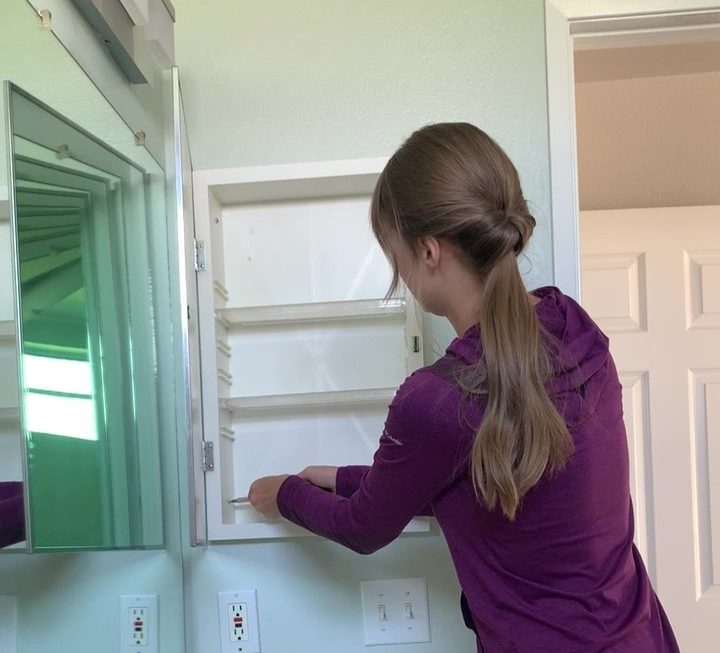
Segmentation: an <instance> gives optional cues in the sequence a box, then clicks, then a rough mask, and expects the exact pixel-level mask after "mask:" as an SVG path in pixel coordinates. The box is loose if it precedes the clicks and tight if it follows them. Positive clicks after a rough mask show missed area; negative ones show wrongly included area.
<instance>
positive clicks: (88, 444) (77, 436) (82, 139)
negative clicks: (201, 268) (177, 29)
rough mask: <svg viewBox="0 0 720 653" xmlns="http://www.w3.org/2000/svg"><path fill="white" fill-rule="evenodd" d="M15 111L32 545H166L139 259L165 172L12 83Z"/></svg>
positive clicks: (147, 278)
mask: <svg viewBox="0 0 720 653" xmlns="http://www.w3.org/2000/svg"><path fill="white" fill-rule="evenodd" d="M10 114H11V120H12V122H11V124H12V136H13V149H14V152H13V159H12V160H13V168H14V169H13V179H12V182H13V197H14V213H13V216H12V217H13V218H14V220H13V236H14V240H15V278H16V282H17V291H18V298H19V302H18V323H19V324H20V325H21V328H20V333H19V351H18V356H19V361H20V370H21V375H20V376H21V395H22V396H21V401H20V406H21V411H20V417H21V426H22V430H23V433H24V436H25V458H26V464H27V472H26V474H27V476H26V478H27V510H28V515H27V519H26V522H27V523H26V528H27V535H28V540H29V542H30V547H31V549H32V550H56V549H82V548H129V547H153V546H161V545H162V544H163V527H162V524H163V519H162V506H161V494H160V493H161V478H160V445H159V423H158V419H159V416H158V412H157V399H156V385H155V375H156V371H157V370H156V367H157V366H156V364H155V360H156V358H155V340H154V338H155V334H154V321H153V317H154V310H153V283H152V281H153V277H152V270H151V261H150V257H149V253H148V239H149V230H148V221H149V219H150V216H151V211H152V210H153V209H158V208H160V209H161V210H162V207H156V206H153V202H157V198H158V196H160V195H161V194H158V193H153V192H152V191H151V186H152V184H161V183H162V182H161V174H159V173H158V174H155V175H153V174H151V173H148V172H147V171H145V170H141V169H140V168H138V167H137V166H136V165H134V164H133V163H131V162H129V161H128V160H127V159H125V158H124V157H122V156H121V155H119V154H117V153H115V152H114V151H112V150H111V149H109V148H108V147H106V146H105V145H104V144H103V143H101V142H99V141H97V140H96V139H94V138H93V137H91V136H90V135H88V134H87V133H85V132H83V131H82V130H80V129H79V128H76V127H75V126H73V125H72V124H70V123H69V122H67V121H65V120H64V119H63V118H62V117H61V116H59V115H58V114H56V113H54V112H53V111H52V110H50V109H49V108H48V107H45V106H43V105H41V104H40V103H39V102H37V101H35V100H33V99H32V98H31V97H30V96H28V95H26V94H24V93H23V92H22V91H20V90H19V89H17V88H16V87H10ZM59 460H62V464H61V465H59V464H57V463H58V461H59ZM15 488H16V489H17V486H15Z"/></svg>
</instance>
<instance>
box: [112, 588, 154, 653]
mask: <svg viewBox="0 0 720 653" xmlns="http://www.w3.org/2000/svg"><path fill="white" fill-rule="evenodd" d="M120 629H121V630H120V642H121V647H120V650H121V651H122V653H158V603H157V594H140V595H134V596H121V597H120Z"/></svg>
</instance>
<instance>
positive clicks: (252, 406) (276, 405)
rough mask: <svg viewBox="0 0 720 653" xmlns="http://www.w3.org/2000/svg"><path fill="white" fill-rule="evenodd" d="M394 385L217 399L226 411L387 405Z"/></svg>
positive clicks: (393, 392) (393, 391) (390, 399)
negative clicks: (367, 388)
mask: <svg viewBox="0 0 720 653" xmlns="http://www.w3.org/2000/svg"><path fill="white" fill-rule="evenodd" d="M395 391H396V388H372V389H370V390H334V391H328V392H303V393H295V394H289V395H265V396H259V397H231V398H229V399H223V400H220V407H221V408H225V409H226V410H229V411H230V412H233V413H237V412H249V411H267V410H270V409H276V410H292V409H297V408H337V407H344V406H347V407H354V406H367V405H373V404H379V405H382V404H384V405H388V404H389V403H390V402H391V401H392V399H393V397H394V396H395Z"/></svg>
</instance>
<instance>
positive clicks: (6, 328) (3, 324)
mask: <svg viewBox="0 0 720 653" xmlns="http://www.w3.org/2000/svg"><path fill="white" fill-rule="evenodd" d="M2 340H15V321H14V320H0V341H2Z"/></svg>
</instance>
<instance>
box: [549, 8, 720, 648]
mask: <svg viewBox="0 0 720 653" xmlns="http://www.w3.org/2000/svg"><path fill="white" fill-rule="evenodd" d="M564 4H566V3H563V2H554V1H553V0H550V1H549V2H548V3H547V6H548V14H547V17H548V81H549V96H550V123H551V169H552V176H553V208H554V211H553V222H554V229H555V243H554V244H555V258H556V268H555V273H556V283H557V284H558V285H560V287H561V288H563V290H565V291H566V292H568V293H569V294H572V295H574V296H576V297H579V298H580V299H581V302H582V304H583V305H584V306H585V308H586V310H587V311H588V312H589V313H590V315H591V316H592V317H593V318H594V319H595V320H596V321H597V322H598V323H599V325H600V327H601V328H602V329H603V330H604V331H605V332H606V333H607V334H608V336H609V337H610V341H611V351H612V353H613V356H614V358H615V361H616V364H617V367H618V371H619V375H620V380H621V383H622V385H623V402H624V413H625V422H626V427H627V432H628V444H629V448H630V462H631V492H632V494H633V503H634V507H635V526H636V543H637V545H638V548H639V549H640V551H641V553H642V555H643V559H644V560H645V563H646V565H647V567H648V570H649V572H650V575H651V577H652V578H653V582H654V585H655V588H656V591H657V592H658V594H659V596H660V598H661V600H662V602H663V605H664V607H665V608H666V610H667V612H668V615H669V617H670V621H671V623H672V624H673V627H674V629H675V631H676V634H677V637H678V640H679V643H680V648H681V650H683V651H685V652H689V653H701V652H704V651H708V650H710V648H711V647H712V644H711V642H716V641H717V639H718V637H719V636H720V125H719V124H718V122H717V119H716V116H717V115H719V113H720V111H719V110H720V29H719V27H720V14H718V12H717V11H714V10H703V11H686V12H677V11H676V12H673V13H668V12H664V13H663V12H656V13H654V14H642V15H639V14H636V15H625V16H600V15H595V14H593V13H592V7H590V6H589V5H590V4H592V3H582V2H581V3H576V4H581V5H582V4H587V5H588V12H587V13H586V14H585V15H584V16H583V17H582V18H573V16H572V15H570V14H569V12H568V11H567V10H566V9H564V8H563V7H562V5H564ZM647 4H648V5H650V4H654V5H656V4H658V3H647ZM673 4H674V6H677V5H678V3H677V2H676V3H673ZM679 4H682V3H679ZM595 5H597V3H595ZM563 121H564V125H563ZM568 189H569V192H568ZM563 193H564V195H565V196H564V197H563Z"/></svg>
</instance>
